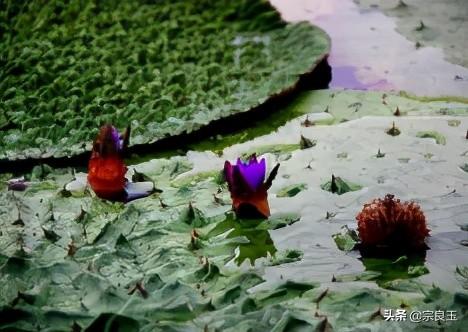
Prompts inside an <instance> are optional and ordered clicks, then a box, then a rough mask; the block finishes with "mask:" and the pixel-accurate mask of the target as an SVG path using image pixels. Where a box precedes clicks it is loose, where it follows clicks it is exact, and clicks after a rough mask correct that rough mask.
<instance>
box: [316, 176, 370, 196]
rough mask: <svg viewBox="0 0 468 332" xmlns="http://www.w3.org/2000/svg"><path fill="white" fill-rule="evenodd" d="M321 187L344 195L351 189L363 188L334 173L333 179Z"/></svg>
mask: <svg viewBox="0 0 468 332" xmlns="http://www.w3.org/2000/svg"><path fill="white" fill-rule="evenodd" d="M320 188H322V189H323V190H326V191H329V192H331V193H333V194H338V195H343V194H345V193H347V192H350V191H357V190H361V189H362V186H360V185H358V184H355V183H352V182H349V181H346V180H343V179H342V178H340V177H335V176H334V175H332V179H331V180H330V181H327V182H325V183H324V184H322V185H321V186H320Z"/></svg>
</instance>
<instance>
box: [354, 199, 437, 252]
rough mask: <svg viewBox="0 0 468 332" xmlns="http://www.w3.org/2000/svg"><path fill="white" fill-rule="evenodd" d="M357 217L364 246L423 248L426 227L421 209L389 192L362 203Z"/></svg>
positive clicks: (426, 234) (426, 231) (427, 233)
mask: <svg viewBox="0 0 468 332" xmlns="http://www.w3.org/2000/svg"><path fill="white" fill-rule="evenodd" d="M356 219H357V221H358V231H359V237H360V239H361V244H362V245H363V246H370V247H372V246H388V247H394V248H400V249H401V248H407V249H414V250H418V249H423V248H425V247H426V245H425V242H424V240H425V238H426V237H427V236H428V235H429V229H428V228H427V225H426V218H425V216H424V213H423V211H422V210H421V208H420V207H419V205H417V204H416V203H414V202H401V201H400V200H399V199H395V198H394V195H390V194H388V195H386V196H385V198H384V199H380V198H378V199H374V200H373V201H372V202H370V203H368V204H365V205H364V208H363V209H362V211H361V212H360V213H359V214H358V215H357V217H356Z"/></svg>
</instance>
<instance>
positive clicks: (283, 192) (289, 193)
mask: <svg viewBox="0 0 468 332" xmlns="http://www.w3.org/2000/svg"><path fill="white" fill-rule="evenodd" d="M306 189H307V185H306V184H305V183H300V184H293V185H290V186H287V187H284V188H282V189H280V190H279V191H278V193H277V194H276V196H277V197H294V196H296V195H297V194H299V193H300V192H301V191H303V190H306Z"/></svg>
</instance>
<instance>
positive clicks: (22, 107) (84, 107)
mask: <svg viewBox="0 0 468 332" xmlns="http://www.w3.org/2000/svg"><path fill="white" fill-rule="evenodd" d="M0 27H1V30H2V39H1V41H0V67H1V68H2V69H1V71H0V91H2V92H1V98H0V110H2V112H0V113H1V116H0V129H2V130H1V131H0V142H1V144H0V158H1V159H5V158H10V159H17V158H29V157H34V158H42V157H49V156H54V157H60V156H67V155H74V154H77V153H79V152H82V151H85V150H86V149H89V148H90V142H91V141H92V139H93V138H94V136H95V134H96V132H97V129H98V127H99V126H100V125H101V124H103V123H113V124H114V125H116V126H117V127H119V128H124V127H126V126H127V125H128V124H131V126H132V129H133V131H132V137H131V142H132V143H133V144H143V143H148V142H154V141H157V140H159V139H161V138H164V137H166V136H171V135H176V134H180V133H183V132H191V131H194V130H197V129H198V128H200V127H202V126H204V125H206V124H208V123H209V122H211V121H212V120H214V119H219V118H222V117H225V116H228V115H232V114H234V113H238V112H244V111H248V110H249V109H251V108H252V107H255V106H257V105H259V104H262V103H263V102H264V101H265V100H266V99H267V98H268V97H269V96H271V95H273V94H277V93H280V92H282V91H283V90H285V89H287V88H290V87H292V86H293V85H294V84H295V83H296V82H297V80H298V78H299V76H300V75H301V74H304V73H306V72H309V71H311V70H312V69H313V68H314V67H315V65H316V64H317V63H318V62H319V61H320V60H322V59H323V58H324V56H325V55H326V54H327V53H328V51H329V47H330V42H329V39H328V36H327V35H326V34H325V33H324V32H323V31H322V30H320V29H318V28H316V27H313V26H311V25H308V24H305V23H304V24H295V25H290V24H286V23H284V22H282V21H281V19H280V16H279V14H278V13H277V12H276V11H275V10H274V9H273V8H272V7H271V6H270V5H269V4H268V2H267V1H263V0H255V1H246V0H237V1H217V0H203V1H195V2H194V1H190V0H184V1H178V2H176V3H174V2H173V1H158V2H156V3H152V2H148V1H118V2H112V1H106V2H99V3H96V2H94V1H89V0H86V1H78V0H74V1H70V2H69V3H63V2H47V3H43V2H41V1H30V2H28V3H18V2H16V1H6V2H5V3H3V5H2V10H1V11H0Z"/></svg>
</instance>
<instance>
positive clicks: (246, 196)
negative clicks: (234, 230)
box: [224, 155, 279, 218]
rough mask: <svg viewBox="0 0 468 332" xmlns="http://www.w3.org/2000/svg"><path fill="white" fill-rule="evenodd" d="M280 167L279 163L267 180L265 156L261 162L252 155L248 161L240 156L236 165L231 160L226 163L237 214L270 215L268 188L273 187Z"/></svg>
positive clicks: (233, 203)
mask: <svg viewBox="0 0 468 332" xmlns="http://www.w3.org/2000/svg"><path fill="white" fill-rule="evenodd" d="M278 168H279V164H278V165H276V166H275V168H274V169H273V171H272V172H271V174H270V176H269V177H268V179H267V181H266V182H265V176H266V161H265V158H262V159H261V160H260V162H259V161H258V160H257V157H256V156H255V155H252V156H251V157H250V158H249V159H248V161H247V162H244V161H242V160H241V159H240V158H238V159H237V163H236V164H235V165H233V164H231V163H230V162H229V161H226V162H225V163H224V175H225V178H226V181H227V183H228V187H229V191H230V192H231V198H232V207H233V210H234V211H235V212H236V214H238V215H241V216H245V215H254V216H262V217H265V218H268V217H269V215H270V208H269V206H268V200H267V198H268V196H267V190H268V189H269V188H270V187H271V184H272V182H273V179H274V178H275V176H276V173H277V172H278Z"/></svg>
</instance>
